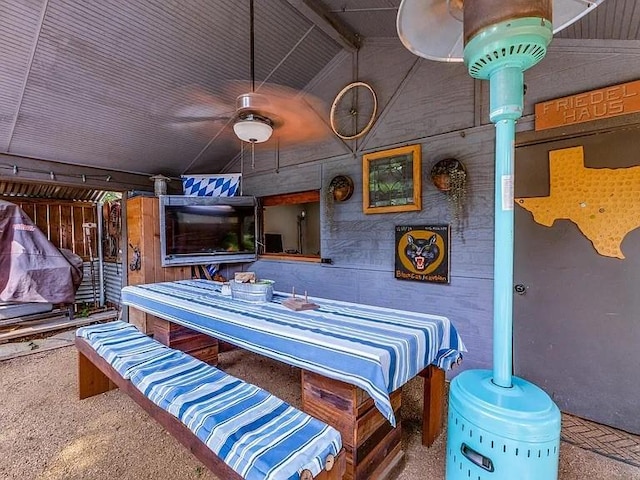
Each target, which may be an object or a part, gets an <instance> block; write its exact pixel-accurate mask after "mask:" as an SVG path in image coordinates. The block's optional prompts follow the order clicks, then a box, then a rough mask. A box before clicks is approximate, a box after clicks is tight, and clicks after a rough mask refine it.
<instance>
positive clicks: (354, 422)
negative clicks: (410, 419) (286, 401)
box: [302, 370, 404, 480]
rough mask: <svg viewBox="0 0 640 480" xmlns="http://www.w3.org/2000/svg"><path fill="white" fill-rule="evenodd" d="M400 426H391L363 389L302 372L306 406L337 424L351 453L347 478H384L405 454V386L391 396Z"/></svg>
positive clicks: (315, 415)
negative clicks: (403, 444)
mask: <svg viewBox="0 0 640 480" xmlns="http://www.w3.org/2000/svg"><path fill="white" fill-rule="evenodd" d="M390 397H391V405H392V406H393V410H394V412H395V417H396V420H397V425H398V426H397V427H396V428H393V427H391V424H390V423H389V422H388V421H387V419H386V418H384V417H383V416H382V414H380V412H379V411H378V409H377V408H376V407H375V405H374V404H373V399H371V397H370V396H369V395H368V394H367V393H366V392H364V391H363V390H361V389H360V388H358V387H356V386H354V385H350V384H348V383H344V382H340V381H338V380H333V379H330V378H327V377H323V376H322V375H318V374H316V373H312V372H308V371H304V370H303V371H302V409H303V410H304V411H305V412H307V413H308V414H310V415H312V416H314V417H316V418H318V419H320V420H322V421H323V422H325V423H328V424H329V425H331V426H333V427H335V428H336V429H337V430H338V431H339V432H340V434H341V436H342V443H343V445H344V448H345V450H346V452H347V471H346V473H345V476H344V479H345V480H381V479H384V478H395V476H393V477H392V476H390V475H391V474H392V472H393V471H394V469H395V467H396V466H397V465H398V464H399V463H400V461H401V460H402V458H403V456H404V452H403V450H402V442H401V440H402V422H401V418H400V407H401V405H402V389H398V390H396V391H395V392H393V393H392V394H391V395H390Z"/></svg>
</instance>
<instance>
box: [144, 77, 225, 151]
mask: <svg viewBox="0 0 640 480" xmlns="http://www.w3.org/2000/svg"><path fill="white" fill-rule="evenodd" d="M152 111H153V113H154V116H155V117H156V118H159V119H160V122H161V123H162V125H164V126H165V127H167V128H170V129H171V130H174V131H178V132H180V133H187V134H193V135H195V136H197V137H200V138H203V139H209V138H211V137H212V136H213V135H215V134H216V132H218V131H219V130H220V129H222V128H224V127H225V125H226V124H227V123H230V121H231V120H232V119H233V118H234V116H235V109H234V105H233V103H232V102H229V101H226V100H223V99H222V98H221V97H219V96H216V95H214V94H212V93H210V92H209V91H207V90H206V89H205V88H203V87H200V86H198V85H187V86H183V87H179V88H177V89H175V90H173V91H171V92H170V93H168V94H167V95H166V96H165V97H163V99H162V100H161V101H158V102H155V104H154V105H153V107H152Z"/></svg>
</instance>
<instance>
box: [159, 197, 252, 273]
mask: <svg viewBox="0 0 640 480" xmlns="http://www.w3.org/2000/svg"><path fill="white" fill-rule="evenodd" d="M159 203H160V253H161V260H162V266H163V267H169V266H174V265H202V264H211V263H235V262H253V261H255V260H256V258H257V247H256V234H257V230H256V228H257V225H256V207H257V202H256V199H255V198H254V197H247V196H241V197H189V196H183V195H161V196H160V202H159Z"/></svg>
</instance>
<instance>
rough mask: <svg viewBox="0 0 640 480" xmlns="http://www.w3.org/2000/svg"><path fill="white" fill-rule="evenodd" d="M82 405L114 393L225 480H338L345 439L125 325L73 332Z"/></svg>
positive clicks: (343, 466)
mask: <svg viewBox="0 0 640 480" xmlns="http://www.w3.org/2000/svg"><path fill="white" fill-rule="evenodd" d="M76 347H77V349H78V386H79V396H80V399H84V398H87V397H90V396H93V395H96V394H99V393H103V392H106V391H108V390H111V389H113V388H116V387H118V388H120V389H121V390H122V391H124V392H126V393H127V394H128V395H129V396H130V397H131V398H132V399H133V400H134V401H135V402H136V403H138V405H140V406H141V407H142V408H143V409H144V410H145V411H146V412H148V413H149V415H151V416H152V417H153V418H155V419H156V420H157V421H158V422H159V423H160V424H161V425H162V426H163V427H164V428H165V429H166V430H168V431H169V432H170V433H171V434H172V435H173V436H175V437H176V438H177V439H178V440H179V441H180V442H181V443H182V444H183V445H184V446H185V447H187V448H188V449H189V450H190V451H191V452H192V453H193V454H194V455H195V456H196V457H197V458H198V459H199V460H200V461H201V462H202V463H203V464H204V465H205V466H206V467H207V468H209V469H210V470H211V471H212V472H213V473H215V474H216V475H217V476H218V477H220V478H221V479H224V480H239V479H278V480H280V479H283V480H285V479H286V480H289V479H291V480H296V479H300V480H308V479H312V478H315V479H317V480H339V479H342V478H343V475H344V472H345V469H346V455H345V453H344V449H343V448H342V440H341V438H340V434H339V433H338V431H337V430H335V429H334V428H333V427H330V426H328V425H326V424H324V423H323V422H321V421H319V420H317V419H315V418H313V417H311V416H310V415H308V414H306V413H304V412H301V411H300V410H297V409H295V408H294V407H292V406H290V405H288V404H286V403H285V402H283V401H282V400H280V399H278V398H277V397H275V396H273V395H271V394H269V393H268V392H266V391H265V390H262V389H261V388H259V387H256V386H254V385H251V384H249V383H246V382H244V381H242V380H239V379H237V378H235V377H233V376H231V375H228V374H226V373H224V372H222V371H221V370H218V369H217V368H215V367H213V366H211V365H207V364H205V363H203V362H201V361H199V360H197V359H194V358H192V357H190V356H189V355H187V354H185V353H183V352H180V351H178V350H173V349H171V348H169V347H166V346H164V345H162V344H160V343H158V342H156V341H155V340H152V339H151V338H149V337H147V336H146V335H144V334H142V333H140V332H139V331H138V330H137V329H136V328H135V327H133V326H132V325H130V324H126V323H124V322H110V323H108V324H99V325H92V326H89V327H83V328H80V329H78V331H77V332H76Z"/></svg>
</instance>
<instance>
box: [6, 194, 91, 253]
mask: <svg viewBox="0 0 640 480" xmlns="http://www.w3.org/2000/svg"><path fill="white" fill-rule="evenodd" d="M9 201H10V202H11V203H15V204H16V205H18V206H19V207H20V208H21V209H22V210H23V211H24V212H25V213H26V214H27V215H28V216H29V218H31V220H32V221H33V222H34V223H35V224H36V226H37V227H38V228H39V229H40V230H42V232H43V233H44V234H45V235H46V236H47V238H48V239H49V241H50V242H51V243H53V244H54V245H55V246H56V247H58V248H67V249H69V250H71V251H72V252H73V253H75V254H76V255H80V256H81V257H82V259H83V260H89V258H90V256H91V254H93V258H97V257H98V246H97V235H98V229H97V228H92V229H91V235H90V237H89V238H87V237H85V235H84V229H83V228H82V224H83V223H97V221H98V220H97V211H96V205H95V204H93V203H82V202H68V201H64V200H37V199H27V198H18V197H16V198H10V199H9Z"/></svg>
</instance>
